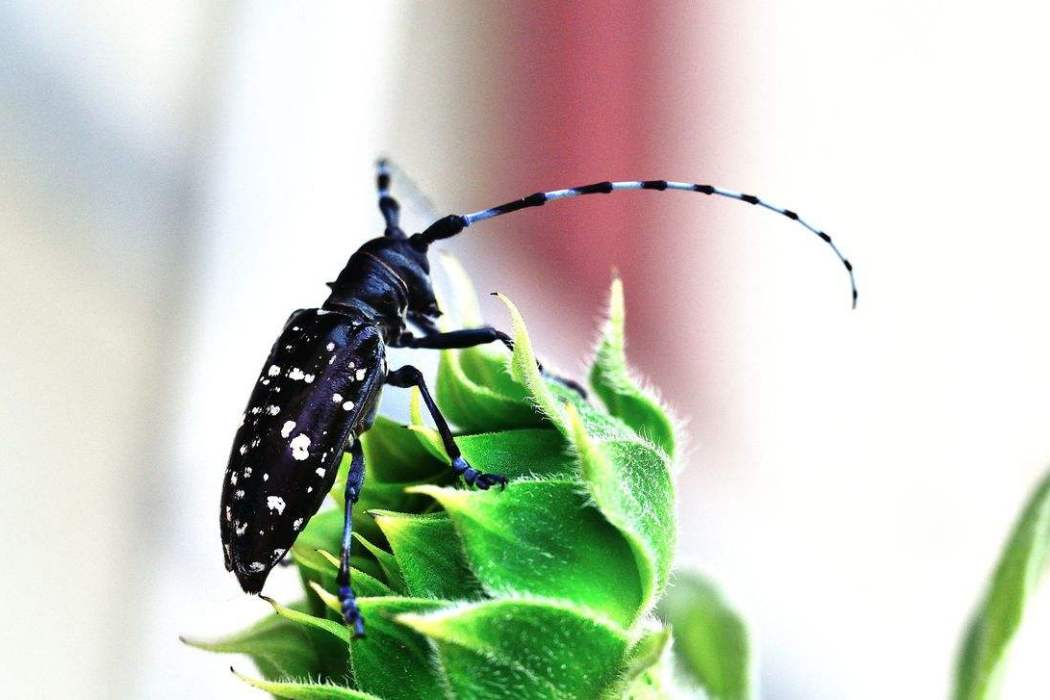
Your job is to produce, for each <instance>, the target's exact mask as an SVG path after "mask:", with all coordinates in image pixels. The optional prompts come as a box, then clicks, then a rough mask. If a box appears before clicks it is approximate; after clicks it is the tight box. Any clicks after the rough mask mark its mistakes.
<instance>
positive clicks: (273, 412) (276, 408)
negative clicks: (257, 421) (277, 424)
mask: <svg viewBox="0 0 1050 700" xmlns="http://www.w3.org/2000/svg"><path fill="white" fill-rule="evenodd" d="M266 412H267V413H269V414H270V415H271V416H276V415H277V414H278V413H280V412H281V407H280V406H275V405H273V404H270V405H269V406H267V407H266Z"/></svg>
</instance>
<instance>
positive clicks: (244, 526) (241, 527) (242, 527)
mask: <svg viewBox="0 0 1050 700" xmlns="http://www.w3.org/2000/svg"><path fill="white" fill-rule="evenodd" d="M247 530H248V523H242V522H241V521H240V520H238V521H237V536H238V537H240V536H241V535H243V534H244V533H245V532H247Z"/></svg>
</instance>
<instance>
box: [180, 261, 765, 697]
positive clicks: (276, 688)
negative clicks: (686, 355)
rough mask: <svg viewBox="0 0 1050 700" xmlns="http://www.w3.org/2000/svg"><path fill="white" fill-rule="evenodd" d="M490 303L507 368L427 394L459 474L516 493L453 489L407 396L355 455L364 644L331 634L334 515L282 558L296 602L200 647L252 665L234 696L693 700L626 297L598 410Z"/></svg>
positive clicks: (598, 378) (336, 630)
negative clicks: (503, 337) (679, 661)
mask: <svg viewBox="0 0 1050 700" xmlns="http://www.w3.org/2000/svg"><path fill="white" fill-rule="evenodd" d="M448 267H449V271H450V273H451V277H452V279H453V282H454V287H455V291H456V296H457V300H458V304H457V305H458V306H459V307H460V308H461V309H464V308H465V309H467V310H468V311H467V312H466V313H463V314H462V315H464V316H466V318H465V319H464V321H465V323H466V324H468V325H476V324H477V312H476V311H473V309H476V304H477V302H476V299H474V297H473V290H472V289H471V288H470V283H469V281H468V280H467V279H466V277H465V276H464V275H462V273H461V272H460V271H459V268H458V266H457V265H455V263H450V264H448ZM500 298H501V300H502V301H503V302H504V303H505V304H506V306H507V308H508V310H509V312H510V316H511V322H512V326H513V335H514V339H515V350H514V352H513V354H511V355H508V353H506V352H505V351H502V350H501V349H498V348H492V347H487V348H472V349H468V350H462V351H448V352H444V353H443V354H442V357H441V362H440V368H439V372H438V378H437V382H436V386H437V395H438V402H439V404H440V405H441V408H442V410H443V412H444V413H445V415H446V417H447V418H448V419H449V420H450V421H452V422H453V423H454V424H455V425H456V427H457V429H458V433H457V443H458V444H459V446H460V448H461V449H462V450H463V453H464V455H465V457H466V458H467V459H468V460H469V461H470V463H471V464H472V465H474V466H475V467H476V468H478V469H481V470H484V471H488V472H497V473H501V474H505V475H506V476H508V477H509V478H510V479H511V481H510V484H509V485H508V486H507V489H506V490H505V491H499V490H491V491H476V490H470V489H467V488H465V487H464V486H463V485H462V484H461V483H459V482H458V481H457V480H456V479H455V478H453V477H452V475H451V472H450V470H449V469H448V458H447V456H446V455H445V452H444V450H443V449H442V447H441V442H440V440H439V439H438V436H437V434H436V432H435V431H434V430H433V429H432V428H429V427H428V426H427V425H426V424H425V423H424V421H423V415H422V411H421V410H420V407H419V402H418V397H416V396H414V397H413V402H412V408H411V410H410V413H411V421H410V424H409V425H407V426H404V425H400V424H398V423H395V422H393V421H391V420H389V419H385V418H380V419H379V420H378V421H376V423H375V425H374V426H373V428H372V429H371V430H369V431H368V432H366V433H365V434H364V435H363V436H362V442H363V445H364V451H365V458H366V470H367V474H366V480H365V488H364V493H363V494H362V497H361V500H360V501H359V502H358V504H357V506H356V507H355V518H354V523H355V532H354V535H355V542H354V547H353V551H352V555H353V557H352V561H353V564H354V569H353V571H352V580H353V586H354V588H355V590H356V592H357V595H358V603H359V605H360V607H361V610H362V613H363V615H364V618H365V620H366V624H367V637H366V638H364V639H360V640H352V639H351V638H350V634H349V631H348V629H347V628H346V627H345V625H343V624H342V623H341V621H340V617H339V612H338V611H339V604H338V600H337V599H336V597H335V588H336V587H335V575H336V570H337V566H338V559H337V557H338V556H339V539H340V529H341V524H342V511H341V507H339V506H337V507H334V508H332V509H330V510H326V511H323V512H322V513H320V514H318V515H317V516H315V517H314V518H313V519H312V520H311V521H310V524H309V526H308V527H307V528H306V530H305V531H304V532H303V533H302V534H301V535H300V537H299V539H298V541H297V542H296V544H295V547H294V548H293V550H292V556H293V557H294V561H295V564H296V566H297V567H298V569H299V573H300V576H301V578H302V581H303V588H304V596H305V597H304V599H303V600H302V601H300V602H297V603H295V604H292V605H288V606H284V605H280V604H277V603H276V602H274V603H272V605H273V610H274V612H273V614H272V615H271V616H270V617H268V618H266V619H264V620H263V621H262V622H260V623H258V624H257V625H256V626H254V627H252V628H250V629H248V630H246V631H244V632H241V633H239V634H236V635H233V636H231V637H229V638H227V639H224V640H220V641H216V642H207V643H205V642H192V643H193V644H195V645H197V646H200V647H202V648H205V649H209V650H212V651H218V652H227V653H242V654H247V655H249V656H251V657H252V659H253V660H254V661H255V664H256V666H257V668H258V670H259V673H260V674H262V676H263V678H264V680H257V679H251V678H247V677H244V676H241V677H242V678H243V679H244V680H245V681H246V682H248V683H250V684H252V685H253V686H255V687H258V688H260V689H262V690H265V691H267V692H269V693H271V694H273V695H274V696H277V697H285V698H311V699H313V698H406V699H409V698H410V699H412V700H416V699H418V698H442V697H448V698H515V699H523V698H536V699H541V698H565V699H569V698H619V697H625V698H636V699H637V700H656V699H657V698H669V697H693V696H695V697H700V696H701V693H700V692H699V691H691V690H686V689H684V688H682V687H678V686H677V685H676V682H677V681H676V680H675V678H676V674H674V673H673V672H672V661H673V658H672V655H671V653H670V650H671V643H672V642H671V638H672V635H671V631H670V629H669V628H668V626H667V625H666V624H665V623H662V622H660V621H659V620H658V619H657V618H656V616H655V615H654V608H655V605H656V603H657V601H658V600H659V599H660V598H661V596H662V595H663V593H664V591H665V589H666V588H667V586H668V582H669V580H670V573H671V564H672V556H673V553H674V544H675V517H674V490H673V487H672V476H671V475H672V469H671V466H672V465H671V459H672V455H673V454H674V449H675V439H674V438H675V435H674V430H673V427H672V426H673V424H672V421H671V420H670V419H669V418H668V416H667V414H666V413H665V412H664V410H663V409H662V408H661V406H660V404H659V403H658V402H657V401H656V400H655V399H654V398H653V397H652V396H650V395H649V394H648V393H647V392H646V391H644V390H643V389H642V388H641V387H640V386H639V385H638V384H636V383H635V382H634V381H633V380H632V378H631V375H630V374H629V372H628V370H627V365H626V360H625V355H624V339H623V317H624V316H623V314H624V307H623V292H622V288H621V285H620V283H619V281H618V280H617V281H616V282H615V283H614V285H613V293H612V302H611V305H610V319H609V323H608V324H607V326H606V329H605V333H604V335H603V337H602V339H601V341H600V344H599V347H598V350H597V353H596V357H595V361H594V365H593V367H592V370H591V382H592V385H593V388H594V393H595V395H596V400H594V401H593V402H589V401H585V400H584V399H582V398H581V397H579V396H578V395H577V394H576V393H575V392H573V391H570V390H568V389H567V388H566V387H564V386H562V385H561V384H559V383H557V382H553V381H551V380H549V379H547V378H545V377H544V376H542V375H541V374H540V372H539V371H538V370H537V366H536V359H535V356H534V354H533V350H532V343H531V341H530V339H529V336H528V334H527V332H526V329H525V323H524V321H523V320H522V318H521V316H520V314H519V313H518V311H517V309H516V308H515V307H514V306H513V304H511V303H510V302H509V301H508V300H507V299H505V298H503V297H500ZM346 468H347V461H346V460H344V464H343V467H342V470H341V472H342V473H341V474H340V479H339V481H338V482H337V485H336V487H335V488H334V489H333V500H334V502H335V503H336V504H341V503H342V491H343V482H345V473H346ZM745 659H746V653H745ZM681 677H683V678H687V679H688V685H690V686H695V685H699V686H701V687H703V686H704V679H702V678H701V679H697V678H696V677H695V676H693V675H690V674H689V673H688V672H686V673H685V674H684V675H682V676H681ZM723 681H724V679H723V680H720V681H719V683H722V685H725V683H724V682H723ZM725 687H733V688H736V687H738V686H734V685H732V683H729V685H725ZM712 689H721V686H719V687H717V688H715V687H713V688H712ZM714 696H715V695H714V694H712V697H714ZM726 697H734V698H736V697H742V695H741V694H740V693H734V694H732V695H731V696H730V695H727V696H726Z"/></svg>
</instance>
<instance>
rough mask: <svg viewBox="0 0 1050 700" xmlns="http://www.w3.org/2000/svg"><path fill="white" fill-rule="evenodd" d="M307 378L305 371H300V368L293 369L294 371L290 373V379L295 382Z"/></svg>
mask: <svg viewBox="0 0 1050 700" xmlns="http://www.w3.org/2000/svg"><path fill="white" fill-rule="evenodd" d="M305 376H306V375H305V374H303V371H302V370H301V369H299V368H298V367H292V371H291V372H289V373H288V378H289V379H291V380H293V381H299V380H300V379H302V378H303V377H305Z"/></svg>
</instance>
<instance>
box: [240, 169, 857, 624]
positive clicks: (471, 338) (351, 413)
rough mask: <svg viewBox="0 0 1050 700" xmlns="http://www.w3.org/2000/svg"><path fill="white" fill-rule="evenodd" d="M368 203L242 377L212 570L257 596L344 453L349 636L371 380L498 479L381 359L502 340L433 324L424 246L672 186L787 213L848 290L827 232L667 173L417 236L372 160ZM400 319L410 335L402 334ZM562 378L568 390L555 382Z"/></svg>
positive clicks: (415, 374) (469, 471)
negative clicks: (821, 245)
mask: <svg viewBox="0 0 1050 700" xmlns="http://www.w3.org/2000/svg"><path fill="white" fill-rule="evenodd" d="M377 185H378V190H379V211H380V212H381V213H382V215H383V220H384V221H385V223H386V229H385V231H384V233H383V236H381V237H379V238H374V239H372V240H370V241H368V242H367V243H365V244H364V245H362V246H361V247H360V248H359V249H358V250H357V251H356V252H355V253H354V254H353V255H351V256H350V260H349V261H348V262H347V264H346V266H345V267H344V268H343V271H342V272H340V273H339V276H338V277H337V278H336V280H335V282H332V283H330V284H329V285H328V286H329V287H330V289H331V294H330V295H329V296H328V299H326V300H325V302H324V304H323V305H322V306H321V308H319V309H300V310H298V311H295V312H294V313H292V315H291V316H290V317H289V318H288V321H287V322H286V323H285V326H284V330H283V331H282V332H281V335H280V336H279V337H278V338H277V342H275V343H274V345H273V348H272V349H271V350H270V355H269V357H267V358H266V363H265V364H264V365H263V368H262V371H261V372H260V374H259V379H258V380H257V381H256V383H255V388H254V390H253V391H252V395H251V398H250V399H249V400H248V407H247V409H246V410H245V413H244V417H243V419H242V422H241V426H240V428H239V429H238V430H237V435H236V437H235V438H234V441H233V448H232V450H231V452H230V461H229V466H228V467H227V468H226V478H225V481H224V483H223V491H222V504H221V506H222V507H221V514H220V521H221V528H222V544H223V549H224V553H225V560H226V568H227V570H230V571H233V572H234V573H235V574H236V576H237V580H238V581H239V582H240V584H241V587H242V588H243V589H244V590H245V592H247V593H259V592H260V591H261V590H262V587H263V583H264V582H265V581H266V577H267V575H268V574H269V573H270V570H271V569H272V568H273V567H274V566H275V565H276V564H277V563H278V562H280V561H281V559H282V558H283V557H284V556H285V554H286V553H287V551H288V549H289V548H290V547H291V546H292V543H293V542H294V541H295V538H296V537H297V535H298V533H299V532H300V531H301V530H302V529H303V528H304V527H305V526H306V523H307V522H308V521H309V520H310V518H311V517H312V516H313V515H314V513H316V512H317V510H318V508H320V507H321V504H322V502H323V501H324V498H325V496H326V495H327V493H328V491H329V490H330V489H331V487H332V484H333V482H334V481H335V478H336V472H337V471H338V467H339V463H340V461H341V459H342V455H343V452H344V450H349V452H350V456H351V461H350V468H349V472H348V475H347V480H346V515H345V520H344V524H343V537H342V552H341V554H342V558H341V560H340V565H339V574H338V577H337V585H338V587H339V600H340V602H341V605H342V613H343V617H344V619H345V620H346V622H347V624H348V625H350V626H352V627H353V630H354V634H355V636H361V635H363V634H364V621H363V620H362V618H361V615H360V613H359V611H358V608H357V604H356V603H355V601H354V593H353V590H352V589H351V587H350V542H351V538H350V532H351V511H352V508H353V504H354V503H355V502H356V501H357V498H358V495H359V494H360V493H361V487H362V484H363V481H364V466H365V465H364V455H363V453H362V451H361V443H360V442H359V440H358V437H359V436H360V435H361V433H363V432H364V431H366V430H368V429H369V427H371V425H372V422H373V420H374V419H375V415H376V409H377V406H378V405H379V395H380V392H381V391H382V388H383V386H384V385H390V386H395V387H400V388H409V387H417V388H418V389H419V391H420V393H421V394H422V397H423V401H424V402H425V403H426V406H427V409H428V410H429V411H430V415H431V416H432V417H433V419H434V423H435V424H436V425H437V429H438V432H439V433H440V435H441V440H442V441H443V443H444V447H445V451H446V452H447V453H448V456H449V458H450V459H451V461H452V464H451V466H452V469H453V470H454V471H455V472H456V474H458V475H459V476H461V477H462V478H463V480H464V481H465V482H466V483H467V485H468V486H473V487H475V488H478V489H488V488H490V487H492V486H497V485H498V486H499V487H500V488H504V487H505V486H506V484H507V479H506V477H503V476H500V475H498V474H487V473H484V472H481V471H478V470H477V469H475V468H474V467H472V466H471V465H470V464H467V462H466V460H464V459H463V456H462V455H461V454H460V451H459V449H458V448H457V447H456V443H455V441H454V440H453V438H452V430H451V429H450V428H449V425H448V423H447V422H446V421H445V418H444V417H443V416H442V415H441V411H439V410H438V407H437V405H436V404H435V403H434V399H433V398H432V397H431V395H430V391H429V390H428V389H427V386H426V383H425V382H424V381H423V375H422V374H421V373H420V371H419V370H418V369H416V368H415V367H412V366H411V365H405V366H404V367H400V368H398V369H395V370H392V371H391V370H389V369H388V368H387V363H386V356H385V349H386V347H388V346H390V347H407V348H433V349H448V348H466V347H472V346H475V345H481V344H484V343H491V342H496V341H499V342H502V343H503V344H504V345H507V346H508V347H511V345H512V343H511V340H510V338H509V337H508V336H507V335H506V334H505V333H503V332H501V331H499V330H496V329H495V328H492V327H491V326H485V327H483V328H468V329H463V330H456V331H451V332H441V331H439V330H438V328H437V325H436V321H435V319H436V318H437V317H438V316H439V315H440V314H441V312H440V310H439V309H438V305H437V301H436V299H435V298H434V291H433V288H432V287H431V282H430V264H429V263H428V261H427V249H428V248H429V247H430V245H431V244H432V243H434V242H435V241H439V240H442V239H444V238H450V237H452V236H455V235H456V234H458V233H460V232H461V231H463V230H464V229H465V228H467V227H468V226H471V225H473V224H476V223H478V222H480V221H484V220H486V219H491V218H494V217H497V216H502V215H504V214H510V213H512V212H515V211H518V210H520V209H525V208H527V207H538V206H541V205H543V204H545V203H547V202H550V201H553V200H556V199H569V198H572V197H577V196H580V195H587V194H608V193H611V192H618V191H620V190H657V191H664V190H682V191H685V192H699V193H701V194H707V195H718V196H721V197H728V198H731V199H736V200H739V201H741V202H747V203H748V204H754V205H758V206H762V207H765V208H766V209H770V210H772V211H775V212H777V213H778V214H782V215H783V216H786V217H787V218H789V219H792V220H794V221H797V222H798V223H800V224H801V225H802V226H804V227H805V228H807V229H808V230H809V231H810V232H812V233H813V234H815V235H817V236H818V237H820V238H821V239H822V240H823V241H824V242H825V243H827V244H828V245H829V246H831V249H832V250H833V251H834V252H835V254H836V255H837V256H838V258H839V260H841V261H842V264H843V265H845V267H846V270H847V272H849V277H850V286H851V289H852V294H853V305H854V307H855V306H856V303H857V287H856V284H855V282H854V277H853V267H852V265H850V263H849V261H848V260H847V259H846V258H845V257H844V256H843V255H842V253H840V252H839V250H838V248H837V247H835V244H834V243H832V241H831V238H830V237H829V236H828V235H827V234H826V233H824V232H823V231H820V230H818V229H816V228H814V227H812V226H810V225H809V224H808V223H806V222H805V221H804V220H802V219H801V218H799V216H798V215H797V214H796V213H795V212H793V211H790V210H788V209H781V208H780V207H775V206H773V205H772V204H769V203H767V202H765V201H763V200H761V199H759V198H758V197H755V196H753V195H749V194H742V193H740V192H732V191H729V190H724V189H722V188H720V187H714V186H711V185H696V184H692V183H688V182H672V181H669V180H635V181H627V182H598V183H595V184H592V185H584V186H582V187H572V188H569V189H564V190H553V191H550V192H537V193H536V194H532V195H529V196H528V197H524V198H522V199H516V200H514V201H511V202H507V203H506V204H501V205H499V206H496V207H491V208H489V209H482V210H480V211H476V212H474V213H471V214H466V215H458V214H453V215H450V216H446V217H444V218H441V219H438V220H437V221H435V222H434V223H432V224H431V225H430V226H429V227H428V228H426V229H425V230H424V231H423V232H422V233H416V234H414V235H412V236H407V235H406V234H405V232H404V231H402V230H401V228H400V226H399V218H400V217H399V213H400V207H399V205H398V203H397V201H396V200H395V199H394V198H393V197H391V196H390V192H389V188H390V170H389V168H388V166H387V164H386V163H385V161H380V162H379V164H378V177H377ZM408 326H414V327H415V328H416V329H417V330H418V331H419V332H420V333H421V335H414V334H413V333H411V332H410V331H409V330H408ZM562 381H565V383H566V384H568V385H569V386H571V387H573V388H576V389H577V390H579V391H581V392H582V389H580V388H579V387H578V385H576V384H575V383H573V382H571V381H569V380H562Z"/></svg>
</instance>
